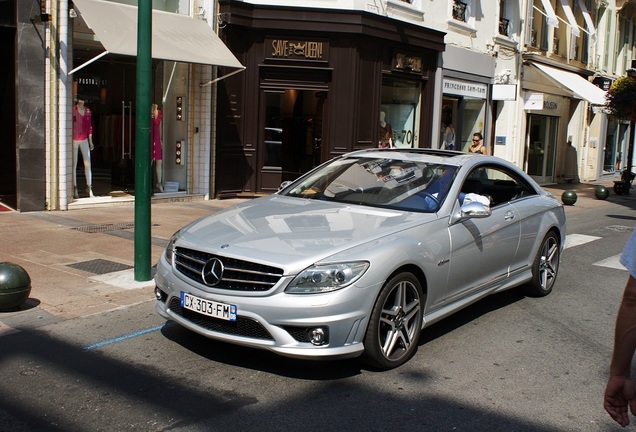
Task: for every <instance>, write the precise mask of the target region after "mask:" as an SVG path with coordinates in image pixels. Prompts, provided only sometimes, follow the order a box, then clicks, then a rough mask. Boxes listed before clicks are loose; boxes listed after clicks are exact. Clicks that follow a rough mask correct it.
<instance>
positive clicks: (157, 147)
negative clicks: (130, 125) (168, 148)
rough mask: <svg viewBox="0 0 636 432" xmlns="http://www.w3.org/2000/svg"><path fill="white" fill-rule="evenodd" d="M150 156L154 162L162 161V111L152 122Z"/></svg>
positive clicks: (158, 112) (158, 111) (159, 111)
mask: <svg viewBox="0 0 636 432" xmlns="http://www.w3.org/2000/svg"><path fill="white" fill-rule="evenodd" d="M150 123H151V124H150V155H151V159H152V160H162V159H163V152H162V149H161V131H160V127H161V110H157V115H156V116H153V117H152V118H151V121H150Z"/></svg>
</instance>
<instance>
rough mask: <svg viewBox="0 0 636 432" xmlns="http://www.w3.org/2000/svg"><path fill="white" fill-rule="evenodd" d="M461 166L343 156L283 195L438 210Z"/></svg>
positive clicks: (282, 192)
mask: <svg viewBox="0 0 636 432" xmlns="http://www.w3.org/2000/svg"><path fill="white" fill-rule="evenodd" d="M456 170H457V167H455V166H451V165H442V164H433V163H428V162H419V161H410V160H399V159H380V158H343V159H337V160H335V161H334V162H332V163H330V164H327V165H325V166H323V167H322V168H321V169H319V170H317V171H315V172H313V173H310V174H309V175H308V176H306V177H304V178H301V179H299V180H298V181H296V182H294V183H292V184H291V185H290V186H289V187H287V188H285V189H284V190H283V191H281V192H280V193H281V195H285V196H291V197H301V198H309V199H320V200H329V201H336V202H342V203H350V204H361V205H368V206H373V207H391V208H397V209H402V210H411V211H422V212H434V211H437V209H438V208H439V206H440V205H441V203H442V202H443V201H444V199H445V198H446V194H447V192H448V189H449V187H450V185H451V183H452V180H453V178H454V176H455V172H456Z"/></svg>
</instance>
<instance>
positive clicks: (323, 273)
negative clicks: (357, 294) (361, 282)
mask: <svg viewBox="0 0 636 432" xmlns="http://www.w3.org/2000/svg"><path fill="white" fill-rule="evenodd" d="M368 268H369V263H368V262H366V261H354V262H347V263H334V264H320V265H314V266H311V267H308V268H306V269H305V270H303V271H302V272H300V273H299V274H298V276H296V277H295V278H294V280H293V281H291V283H290V284H289V285H288V286H287V288H285V292H287V293H288V294H316V293H325V292H330V291H336V290H339V289H341V288H344V287H346V286H347V285H351V284H352V283H354V282H355V281H356V280H358V279H360V277H361V276H362V275H363V274H364V272H366V271H367V269H368Z"/></svg>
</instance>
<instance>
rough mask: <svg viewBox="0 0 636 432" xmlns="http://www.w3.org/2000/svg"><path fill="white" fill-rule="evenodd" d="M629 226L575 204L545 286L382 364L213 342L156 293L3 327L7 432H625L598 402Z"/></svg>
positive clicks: (483, 305)
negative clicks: (175, 317) (163, 313)
mask: <svg viewBox="0 0 636 432" xmlns="http://www.w3.org/2000/svg"><path fill="white" fill-rule="evenodd" d="M630 202H631V201H630ZM635 221H636V214H635V213H634V209H633V208H629V207H625V206H622V205H616V204H610V203H608V204H607V206H599V207H596V208H592V209H589V210H586V211H581V212H575V213H573V214H572V215H570V216H569V218H568V236H569V237H568V242H571V243H569V247H568V248H567V249H566V250H565V252H564V254H563V257H562V263H561V268H560V273H559V277H558V281H557V284H556V287H555V290H554V292H553V293H552V294H551V295H550V296H548V297H546V298H541V299H536V298H526V297H524V296H523V295H521V294H520V293H519V292H518V291H517V290H512V291H508V292H505V293H501V294H498V295H495V296H492V297H490V298H488V299H486V300H484V301H481V302H479V303H477V304H475V305H473V306H471V307H469V308H467V309H465V310H464V311H461V312H459V313H458V314H456V315H454V316H453V317H451V318H449V319H446V320H444V321H442V322H440V323H438V324H435V325H434V326H431V327H430V328H427V329H425V331H424V332H423V336H422V338H421V341H420V346H419V350H418V352H417V354H416V355H415V357H414V358H413V359H411V361H410V362H408V363H407V364H406V365H404V366H402V367H400V368H397V369H395V370H391V371H386V372H377V371H370V370H367V369H364V368H361V366H360V365H359V364H358V363H357V362H356V361H354V360H348V361H339V362H335V361H334V362H305V361H299V360H292V359H286V358H282V357H278V356H275V355H273V354H270V353H267V352H263V351H254V350H249V349H245V348H241V347H236V346H231V345H225V344H221V343H217V342H213V341H209V340H207V339H205V338H203V337H201V336H198V335H196V334H193V333H191V332H189V331H187V330H184V329H182V328H180V327H178V326H177V325H175V324H171V323H168V324H165V323H164V322H163V321H162V319H161V318H160V317H159V316H158V315H157V314H156V313H155V312H154V303H153V302H152V301H148V302H146V303H142V304H137V305H135V306H131V307H129V308H124V309H119V310H115V311H110V312H108V313H102V314H96V315H92V316H89V317H84V318H79V319H70V320H65V321H61V322H57V323H53V324H50V325H45V326H41V327H38V328H36V329H32V330H23V331H20V332H18V333H14V334H5V335H3V336H2V337H0V430H2V431H5V430H6V431H57V430H59V431H226V432H227V431H303V432H309V431H342V430H349V431H424V430H427V431H428V430H432V431H546V432H547V431H574V430H576V431H610V430H619V429H620V428H619V427H618V426H616V427H615V426H614V425H613V424H612V423H611V421H610V419H609V416H607V415H606V414H605V412H604V411H603V408H602V399H601V398H602V391H603V388H604V384H605V379H606V376H607V368H608V362H609V356H610V351H611V347H612V333H613V325H614V318H615V314H616V309H617V305H618V301H619V299H620V296H621V293H622V289H623V287H624V284H625V281H626V278H627V272H626V271H625V270H624V269H620V268H618V266H617V265H616V261H617V256H618V254H619V253H620V251H621V250H622V247H623V245H624V243H625V241H626V240H627V237H628V236H629V234H630V230H631V228H632V227H633V226H634V225H635ZM632 420H633V421H636V419H635V418H632Z"/></svg>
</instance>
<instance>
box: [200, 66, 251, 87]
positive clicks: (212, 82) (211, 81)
mask: <svg viewBox="0 0 636 432" xmlns="http://www.w3.org/2000/svg"><path fill="white" fill-rule="evenodd" d="M244 70H245V68H241V69H237V70H235V71H234V72H230V73H229V74H225V75H223V76H220V77H217V78H214V79H213V80H210V81H208V82H205V83H200V84H199V87H206V86H209V85H211V84H214V83H215V82H217V81H221V80H222V79H225V78H227V77H230V76H232V75H236V74H237V73H239V72H243V71H244Z"/></svg>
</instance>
